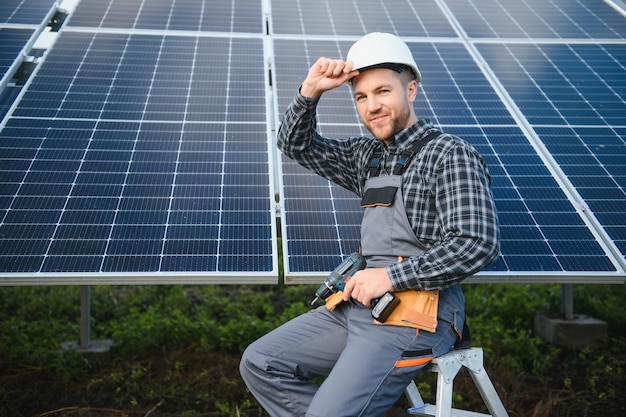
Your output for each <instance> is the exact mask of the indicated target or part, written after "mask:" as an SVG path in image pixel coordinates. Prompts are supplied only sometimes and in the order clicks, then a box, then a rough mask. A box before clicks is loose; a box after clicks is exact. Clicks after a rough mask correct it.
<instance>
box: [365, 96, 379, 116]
mask: <svg viewBox="0 0 626 417" xmlns="http://www.w3.org/2000/svg"><path fill="white" fill-rule="evenodd" d="M379 109H380V102H379V101H378V100H377V99H376V97H370V98H368V100H367V111H369V112H370V113H375V112H377V111H378V110H379Z"/></svg>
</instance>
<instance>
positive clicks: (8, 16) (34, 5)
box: [0, 0, 57, 25]
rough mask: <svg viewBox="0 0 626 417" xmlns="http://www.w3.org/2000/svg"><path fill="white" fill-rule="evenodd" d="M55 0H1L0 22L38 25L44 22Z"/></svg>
mask: <svg viewBox="0 0 626 417" xmlns="http://www.w3.org/2000/svg"><path fill="white" fill-rule="evenodd" d="M56 3H57V1H56V0H2V4H0V24H3V23H11V24H15V25H39V24H41V23H42V21H44V23H47V22H45V19H46V17H47V16H49V12H50V10H52V9H53V8H54V6H55V5H56Z"/></svg>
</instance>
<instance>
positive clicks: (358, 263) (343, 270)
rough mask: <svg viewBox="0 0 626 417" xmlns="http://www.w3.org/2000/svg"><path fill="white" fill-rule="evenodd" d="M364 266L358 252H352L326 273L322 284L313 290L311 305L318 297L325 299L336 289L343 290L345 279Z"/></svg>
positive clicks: (363, 261)
mask: <svg viewBox="0 0 626 417" xmlns="http://www.w3.org/2000/svg"><path fill="white" fill-rule="evenodd" d="M364 268H365V259H364V258H363V256H361V254H360V253H358V252H353V253H352V254H350V256H348V257H347V258H346V259H344V260H343V262H341V263H340V264H339V266H337V267H336V268H335V269H334V270H333V272H331V273H330V275H328V277H327V278H326V279H325V280H324V282H323V283H322V285H320V287H319V288H318V289H317V291H316V292H315V298H314V299H313V301H311V305H315V303H317V302H318V301H319V300H320V299H321V300H325V299H327V298H328V297H330V296H331V295H333V294H334V293H336V292H338V291H343V288H344V287H345V285H346V279H348V278H350V277H351V276H352V275H354V274H355V273H356V272H357V271H360V270H361V269H364Z"/></svg>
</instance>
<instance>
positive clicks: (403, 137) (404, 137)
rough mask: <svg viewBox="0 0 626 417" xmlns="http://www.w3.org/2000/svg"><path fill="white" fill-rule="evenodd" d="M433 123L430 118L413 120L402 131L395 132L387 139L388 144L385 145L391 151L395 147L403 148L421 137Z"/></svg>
mask: <svg viewBox="0 0 626 417" xmlns="http://www.w3.org/2000/svg"><path fill="white" fill-rule="evenodd" d="M432 127H433V124H432V123H431V121H430V119H420V120H418V121H417V122H415V123H414V124H413V125H411V126H409V127H407V128H406V129H404V130H403V131H401V132H399V133H397V134H396V135H394V136H392V137H391V138H390V139H389V144H388V145H387V146H388V147H389V149H390V150H391V151H395V150H397V149H405V148H407V147H408V146H409V145H410V144H411V143H413V142H415V141H416V140H420V139H422V138H423V137H424V136H426V134H427V133H428V131H429V130H430V129H432Z"/></svg>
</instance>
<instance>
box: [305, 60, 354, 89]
mask: <svg viewBox="0 0 626 417" xmlns="http://www.w3.org/2000/svg"><path fill="white" fill-rule="evenodd" d="M358 74H359V71H357V70H353V69H352V62H346V61H342V60H340V59H329V58H324V57H321V58H319V59H318V60H317V61H316V62H315V64H313V66H312V67H311V68H310V69H309V73H308V75H307V77H306V79H305V80H304V82H303V83H302V87H301V89H300V94H302V95H303V96H305V97H319V96H321V95H322V94H323V93H325V92H326V91H328V90H332V89H334V88H337V87H339V86H341V85H343V84H344V83H345V82H346V81H348V80H349V79H351V78H352V77H354V76H356V75H358Z"/></svg>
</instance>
